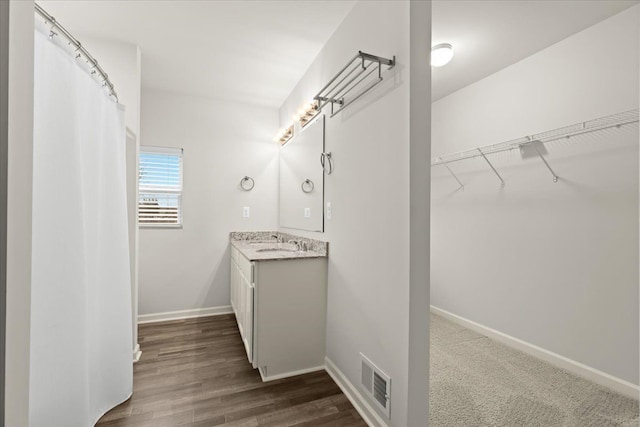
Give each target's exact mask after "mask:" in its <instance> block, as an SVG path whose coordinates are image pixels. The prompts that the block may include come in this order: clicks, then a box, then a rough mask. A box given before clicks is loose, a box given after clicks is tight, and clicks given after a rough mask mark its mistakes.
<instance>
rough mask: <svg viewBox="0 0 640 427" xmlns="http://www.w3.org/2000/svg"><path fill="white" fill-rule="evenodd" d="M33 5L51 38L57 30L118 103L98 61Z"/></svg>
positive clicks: (49, 16)
mask: <svg viewBox="0 0 640 427" xmlns="http://www.w3.org/2000/svg"><path fill="white" fill-rule="evenodd" d="M34 5H35V9H36V13H37V14H38V15H40V16H41V17H42V18H44V20H45V22H44V23H45V24H46V25H51V32H50V34H51V37H52V36H54V35H57V34H58V33H56V32H54V31H53V30H54V29H57V30H58V31H59V34H61V35H62V36H64V37H65V38H66V39H67V40H68V41H67V44H68V45H69V46H71V45H73V46H75V48H76V50H75V51H74V53H76V58H78V57H79V55H82V56H84V57H85V58H86V60H87V63H88V64H90V65H91V68H90V69H91V71H92V72H93V71H95V72H96V73H98V74H99V75H100V77H101V78H102V83H103V85H105V86H107V87H108V88H109V95H110V96H113V98H114V99H115V100H116V102H118V94H117V93H116V90H115V88H114V86H113V83H111V80H109V75H108V74H107V73H105V72H104V70H103V69H102V67H100V65H98V61H97V60H96V59H95V58H94V57H93V56H91V54H90V53H89V51H88V50H87V49H85V47H84V46H82V43H80V42H79V41H78V39H76V38H75V37H73V35H72V34H71V33H70V32H69V31H68V30H67V29H66V28H64V27H63V26H62V25H61V24H60V23H59V22H58V21H56V19H55V18H54V17H53V16H51V15H49V13H48V12H47V11H46V10H44V9H43V8H42V7H41V6H40V5H39V4H38V3H34Z"/></svg>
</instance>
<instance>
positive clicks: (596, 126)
mask: <svg viewBox="0 0 640 427" xmlns="http://www.w3.org/2000/svg"><path fill="white" fill-rule="evenodd" d="M631 123H638V110H637V109H635V110H629V111H625V112H622V113H617V114H612V115H610V116H605V117H601V118H598V119H594V120H588V121H585V122H580V123H577V124H574V125H570V126H564V127H561V128H558V129H554V130H551V131H547V132H542V133H538V134H533V135H528V136H524V137H522V138H518V139H513V140H511V141H506V142H501V143H498V144H492V145H485V146H482V147H477V148H473V149H469V150H464V151H460V152H457V153H452V154H447V155H444V156H440V157H438V158H435V159H433V160H432V161H431V166H436V165H443V164H444V165H446V164H447V163H452V162H457V161H460V160H466V159H472V158H476V157H485V156H486V155H487V154H495V153H501V152H504V151H510V150H515V149H519V148H522V147H525V146H528V145H532V146H534V147H535V144H541V143H542V144H546V143H548V142H552V141H557V140H559V139H563V138H571V137H572V136H577V135H582V134H586V133H591V132H595V131H599V130H604V129H610V128H613V127H620V126H623V125H627V124H631ZM485 159H486V158H485ZM543 160H544V159H543ZM545 163H546V162H545ZM547 167H549V166H548V164H547ZM550 170H551V169H550ZM552 173H553V171H552ZM554 176H555V173H554Z"/></svg>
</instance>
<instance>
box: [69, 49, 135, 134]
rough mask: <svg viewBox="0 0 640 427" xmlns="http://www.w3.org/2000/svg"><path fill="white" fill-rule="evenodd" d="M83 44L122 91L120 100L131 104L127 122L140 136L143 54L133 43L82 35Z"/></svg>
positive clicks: (116, 89)
mask: <svg viewBox="0 0 640 427" xmlns="http://www.w3.org/2000/svg"><path fill="white" fill-rule="evenodd" d="M79 38H80V40H81V41H82V44H83V46H84V47H85V48H87V50H88V51H89V53H90V54H91V55H92V56H93V57H94V58H95V59H96V60H97V61H98V63H99V64H100V66H101V67H102V69H103V70H104V71H105V72H106V73H107V74H108V75H109V80H111V82H112V83H113V84H114V86H115V91H116V93H117V94H118V102H119V103H120V104H123V105H125V106H126V107H127V109H126V113H125V122H126V124H127V127H128V128H129V129H131V130H132V131H133V132H134V133H135V134H136V135H138V136H139V135H140V93H141V89H142V87H141V77H142V75H141V73H142V58H141V56H142V53H141V52H140V48H139V47H138V46H137V45H135V44H131V43H123V42H116V41H111V40H104V39H96V38H91V37H85V36H79Z"/></svg>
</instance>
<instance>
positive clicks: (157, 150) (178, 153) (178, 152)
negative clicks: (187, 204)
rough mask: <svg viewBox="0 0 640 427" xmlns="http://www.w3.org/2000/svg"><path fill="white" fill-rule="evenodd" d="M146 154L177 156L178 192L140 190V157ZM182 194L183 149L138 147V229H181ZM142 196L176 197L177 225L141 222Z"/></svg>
mask: <svg viewBox="0 0 640 427" xmlns="http://www.w3.org/2000/svg"><path fill="white" fill-rule="evenodd" d="M145 153H148V154H164V155H172V156H177V157H178V160H179V163H178V164H179V177H180V188H179V189H178V190H167V189H153V188H151V190H150V189H149V187H145V188H144V190H143V188H142V184H141V182H142V180H141V179H140V173H141V164H142V155H143V154H145ZM183 193H184V149H183V148H177V147H158V146H152V145H140V154H139V158H138V197H137V205H136V209H137V211H136V212H137V214H138V215H137V216H138V218H137V222H138V228H182V226H183V200H182V197H183ZM143 194H152V195H158V196H161V195H177V203H178V215H177V223H151V222H141V217H140V202H141V198H142V195H143Z"/></svg>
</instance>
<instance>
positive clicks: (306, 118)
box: [296, 100, 320, 127]
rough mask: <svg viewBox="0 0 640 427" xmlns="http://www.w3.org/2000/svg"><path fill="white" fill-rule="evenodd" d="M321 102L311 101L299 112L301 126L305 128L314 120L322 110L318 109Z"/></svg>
mask: <svg viewBox="0 0 640 427" xmlns="http://www.w3.org/2000/svg"><path fill="white" fill-rule="evenodd" d="M318 105H319V102H318V101H317V100H313V101H309V102H307V103H306V104H304V106H302V108H301V109H300V110H298V119H297V120H296V121H299V122H300V124H301V125H302V126H303V127H304V126H306V125H307V123H309V122H310V121H311V119H313V118H314V117H315V116H316V115H317V114H318V113H319V112H320V110H319V109H318Z"/></svg>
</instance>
